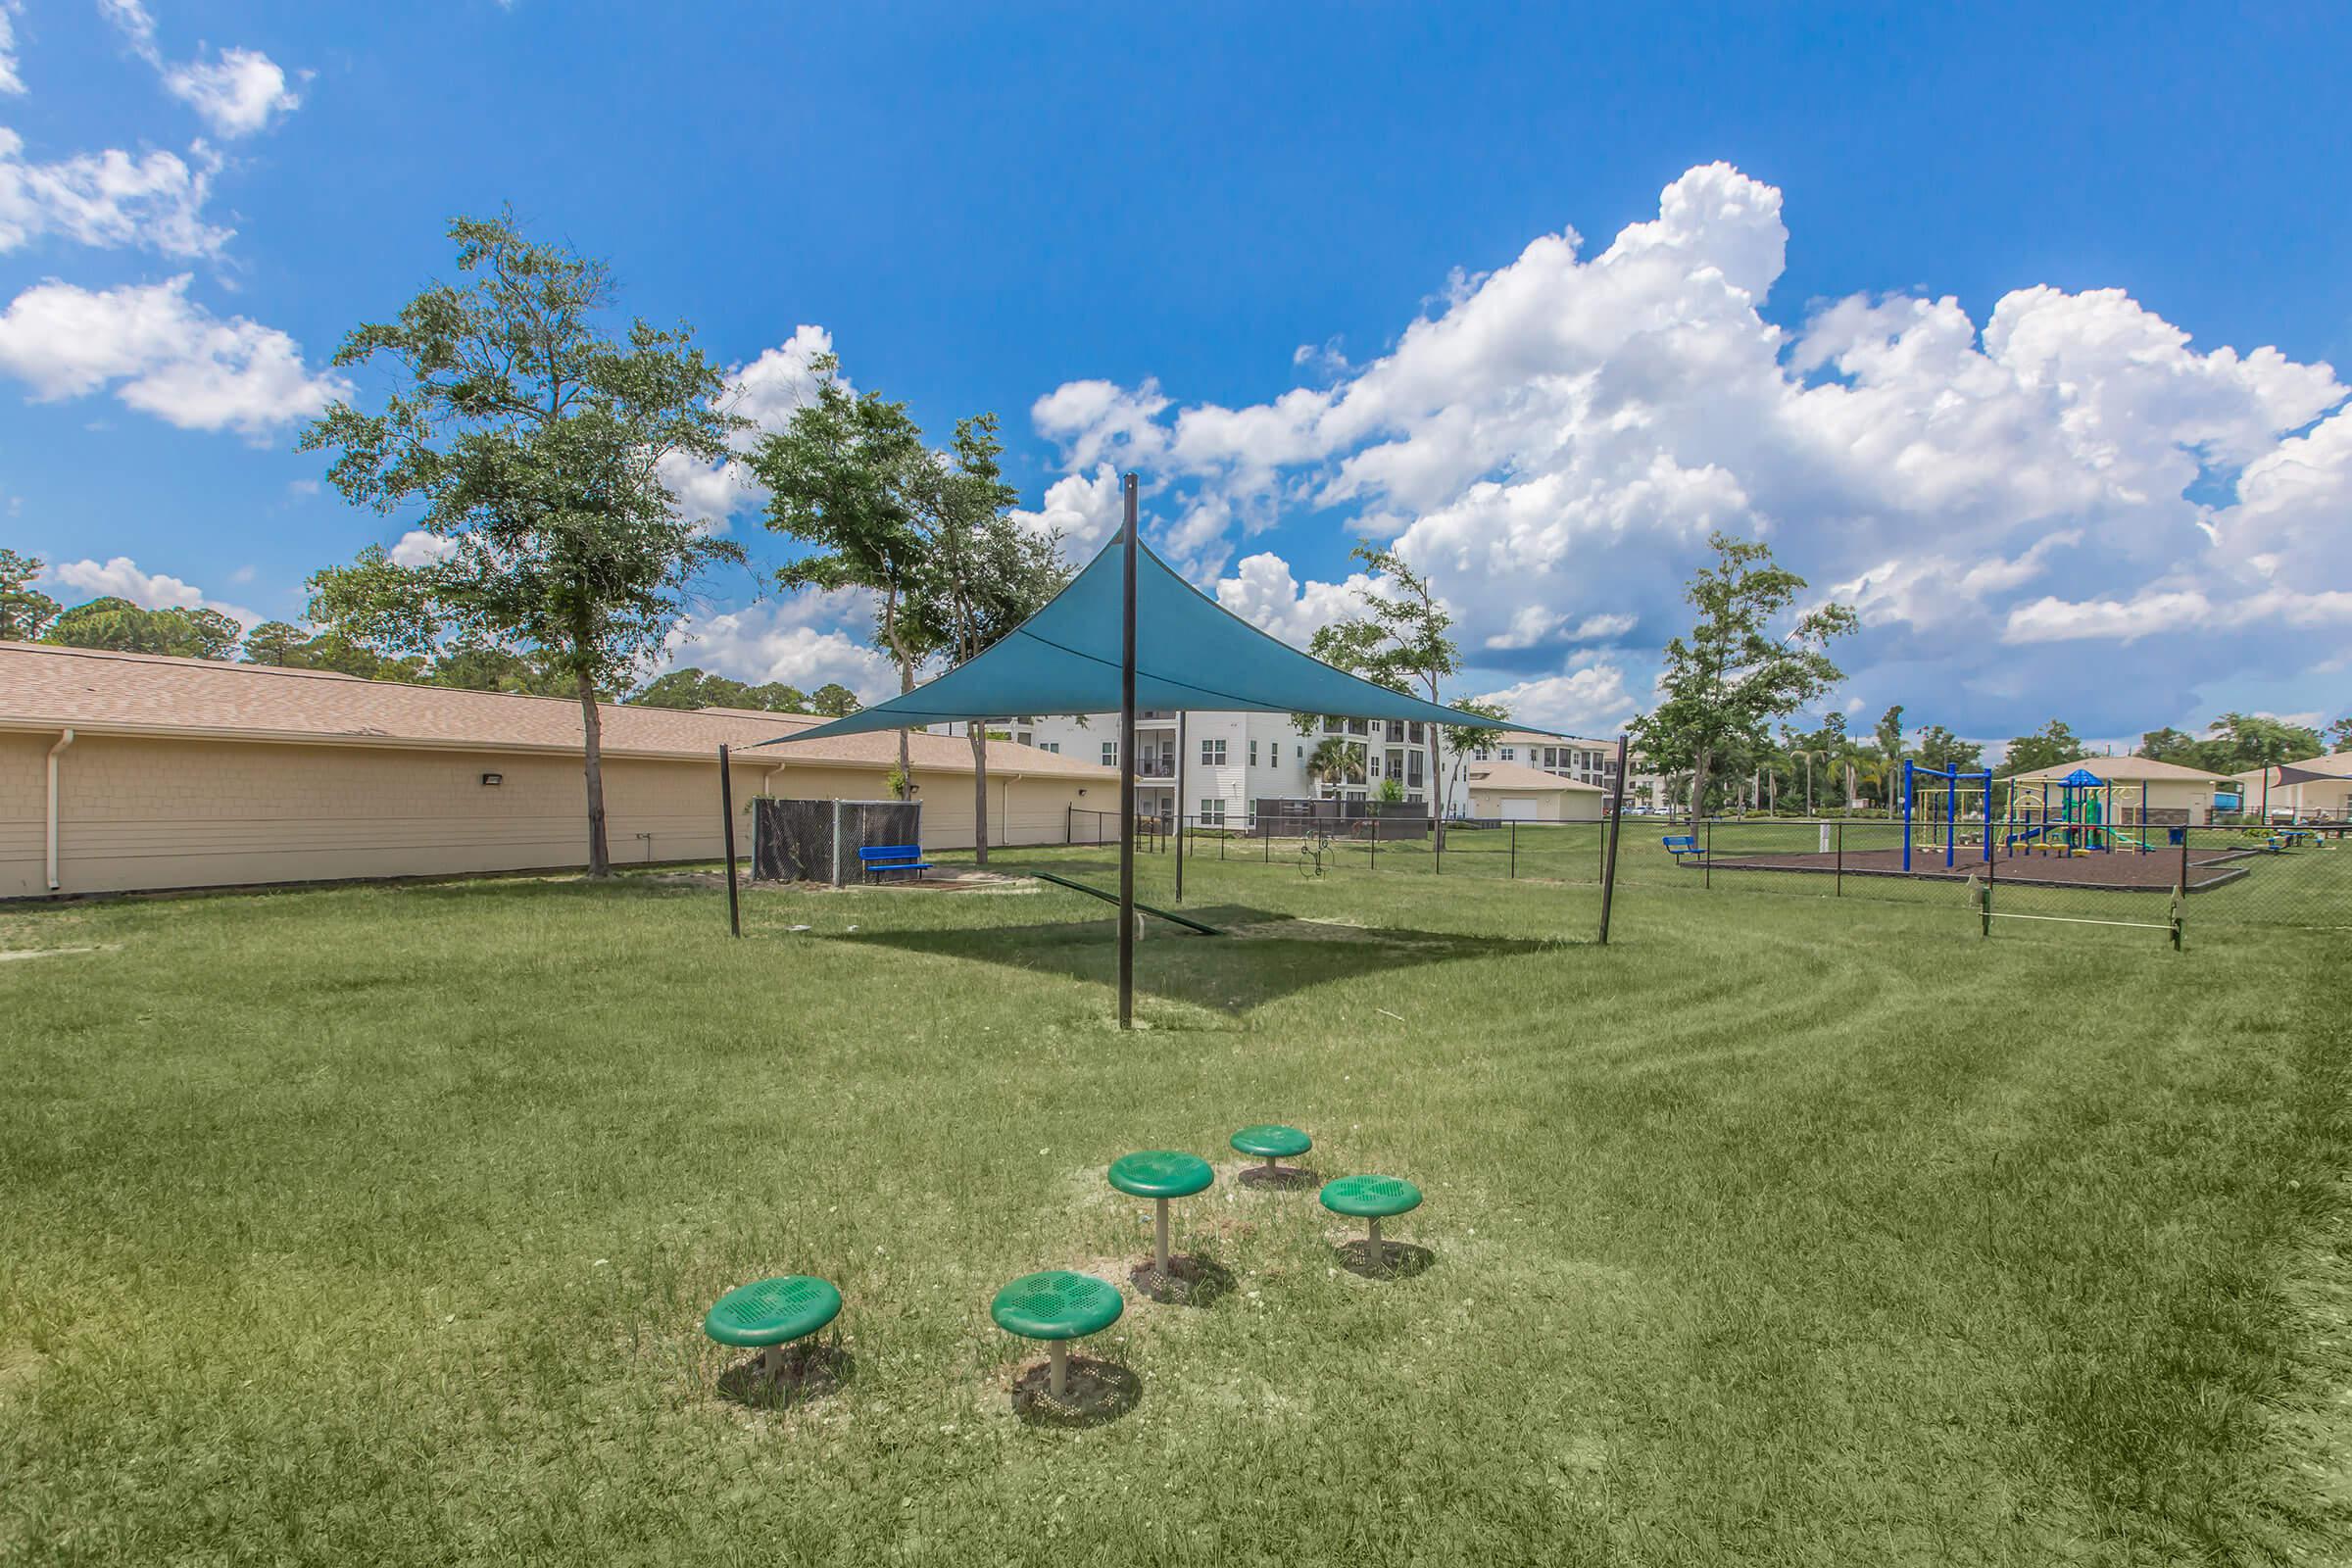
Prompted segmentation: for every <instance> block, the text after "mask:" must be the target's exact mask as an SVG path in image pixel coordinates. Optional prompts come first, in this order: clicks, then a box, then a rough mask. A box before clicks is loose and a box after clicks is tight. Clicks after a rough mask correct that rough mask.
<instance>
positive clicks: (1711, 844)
mask: <svg viewBox="0 0 2352 1568" xmlns="http://www.w3.org/2000/svg"><path fill="white" fill-rule="evenodd" d="M1701 831H1703V832H1704V833H1705V834H1706V835H1707V842H1706V844H1705V845H1704V846H1703V847H1702V848H1701V849H1700V851H1699V855H1698V885H1699V886H1700V887H1701V888H1711V887H1713V886H1714V885H1715V819H1714V818H1713V817H1711V816H1710V817H1708V818H1707V820H1706V824H1705V826H1704V828H1703V829H1702V830H1701Z"/></svg>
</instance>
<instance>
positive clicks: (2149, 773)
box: [2015, 757, 2225, 784]
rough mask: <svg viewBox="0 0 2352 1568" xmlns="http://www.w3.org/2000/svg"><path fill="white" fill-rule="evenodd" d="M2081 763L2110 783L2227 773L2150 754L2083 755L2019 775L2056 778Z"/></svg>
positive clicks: (2202, 778)
mask: <svg viewBox="0 0 2352 1568" xmlns="http://www.w3.org/2000/svg"><path fill="white" fill-rule="evenodd" d="M2078 767H2080V768H2082V769H2084V770H2085V771H2087V772H2091V773H2095V774H2097V775H2098V776H2099V777H2100V778H2101V779H2103V780H2105V781H2106V782H2107V783H2110V784H2122V783H2127V782H2129V783H2133V784H2136V783H2138V782H2139V781H2140V780H2141V779H2146V780H2147V781H2148V782H2150V783H2151V784H2155V783H2162V782H2164V781H2166V780H2168V779H2169V780H2172V781H2174V782H2176V783H2181V784H2211V783H2215V782H2217V781H2219V780H2221V779H2222V778H2224V777H2225V775H2223V774H2220V773H2208V772H2206V771H2205V770H2204V769H2203V768H2201V767H2182V766H2180V764H2178V763H2176V762H2159V761H2157V760H2155V759H2154V758H2149V757H2079V758H2077V759H2075V760H2073V761H2071V762H2059V763H2057V764H2055V765H2053V766H2050V767H2037V768H2034V770H2033V771H2031V772H2027V773H2019V774H2017V775H2015V776H2016V777H2018V778H2021V779H2024V780H2025V781H2026V782H2027V783H2029V784H2039V783H2045V782H2055V781H2057V780H2059V779H2062V778H2064V777H2066V775H2067V774H2069V773H2072V772H2073V771H2074V770H2075V769H2076V768H2078Z"/></svg>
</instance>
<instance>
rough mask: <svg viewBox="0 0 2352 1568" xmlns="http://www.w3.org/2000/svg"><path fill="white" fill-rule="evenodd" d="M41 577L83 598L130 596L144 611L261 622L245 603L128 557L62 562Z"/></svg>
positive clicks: (242, 623) (248, 624)
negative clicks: (183, 612) (198, 613)
mask: <svg viewBox="0 0 2352 1568" xmlns="http://www.w3.org/2000/svg"><path fill="white" fill-rule="evenodd" d="M42 580H43V581H44V582H47V583H49V584H52V585H54V586H56V587H60V588H65V589H69V590H72V591H73V592H75V593H78V594H80V595H81V596H82V597H83V598H84V599H127V600H129V601H130V602H131V603H132V604H134V605H137V606H139V607H140V608H141V609H143V610H218V611H220V612H221V613H222V614H224V615H227V616H228V617H229V618H230V619H232V620H234V621H235V622H236V623H237V624H238V625H240V626H244V627H247V628H251V627H253V626H257V625H259V624H260V623H261V619H262V617H261V616H260V615H257V614H255V613H253V612H252V611H250V610H247V609H246V608H245V607H244V606H242V605H232V604H227V603H224V602H222V601H221V600H218V599H214V598H212V597H210V596H209V595H207V594H206V593H205V592H204V590H203V589H201V588H198V587H197V586H196V585H195V584H194V583H191V582H188V581H185V580H184V579H182V578H178V577H173V576H171V575H169V574H167V573H164V572H160V571H155V572H150V571H142V570H140V569H139V564H138V563H137V562H135V561H133V560H131V558H130V557H128V556H116V557H113V558H112V559H110V560H107V561H89V560H82V561H65V562H60V563H58V564H55V565H53V566H51V567H49V568H48V570H47V571H45V572H44V573H42Z"/></svg>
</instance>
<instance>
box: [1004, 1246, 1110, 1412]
mask: <svg viewBox="0 0 2352 1568" xmlns="http://www.w3.org/2000/svg"><path fill="white" fill-rule="evenodd" d="M1126 1310H1127V1303H1126V1302H1125V1301H1124V1300H1122V1299H1120V1297H1119V1293H1118V1290H1117V1288H1116V1287H1114V1286H1111V1285H1108V1284H1105V1283H1104V1282H1103V1281H1102V1280H1099V1279H1097V1278H1095V1277H1094V1276H1093V1275H1092V1274H1073V1273H1071V1272H1070V1271H1069V1270H1068V1269H1060V1268H1054V1269H1046V1270H1043V1271H1041V1272H1039V1273H1036V1274H1024V1275H1022V1276H1021V1277H1020V1278H1019V1279H1017V1280H1014V1281H1013V1282H1012V1283H1011V1284H1010V1285H1007V1286H1005V1288H1004V1289H1003V1290H1001V1291H999V1292H998V1293H997V1299H995V1300H994V1301H991V1302H990V1303H989V1306H988V1315H989V1316H990V1317H993V1318H995V1319H996V1320H997V1327H999V1328H1001V1329H1003V1330H1004V1331H1005V1333H1007V1334H1017V1335H1019V1336H1020V1337H1021V1338H1022V1339H1024V1340H1043V1341H1045V1342H1046V1345H1047V1351H1046V1392H1047V1393H1048V1394H1050V1395H1052V1396H1053V1397H1054V1398H1056V1399H1061V1398H1067V1397H1069V1392H1070V1341H1072V1340H1078V1339H1084V1338H1085V1337H1086V1336H1087V1335H1089V1334H1100V1333H1102V1332H1103V1330H1104V1329H1106V1328H1108V1327H1110V1326H1111V1325H1112V1324H1113V1323H1116V1322H1117V1321H1118V1320H1119V1314H1120V1313H1122V1312H1124V1311H1126Z"/></svg>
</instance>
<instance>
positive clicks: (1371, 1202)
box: [1322, 1176, 1421, 1274]
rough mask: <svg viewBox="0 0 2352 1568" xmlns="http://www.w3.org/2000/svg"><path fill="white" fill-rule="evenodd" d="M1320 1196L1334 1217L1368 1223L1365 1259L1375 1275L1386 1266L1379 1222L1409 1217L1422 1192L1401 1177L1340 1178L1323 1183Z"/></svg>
mask: <svg viewBox="0 0 2352 1568" xmlns="http://www.w3.org/2000/svg"><path fill="white" fill-rule="evenodd" d="M1322 1196H1323V1206H1324V1207H1325V1208H1328V1209H1330V1210H1331V1211H1332V1212H1333V1213H1334V1214H1346V1215H1348V1217H1349V1218H1351V1219H1360V1220H1364V1221H1367V1222H1368V1224H1369V1229H1368V1230H1367V1231H1366V1232H1365V1236H1364V1255H1365V1258H1366V1260H1367V1261H1368V1262H1370V1264H1371V1265H1372V1271H1373V1272H1374V1273H1376V1274H1377V1273H1379V1272H1380V1271H1381V1270H1382V1269H1384V1268H1385V1267H1387V1265H1388V1254H1387V1253H1386V1252H1384V1251H1383V1250H1382V1247H1381V1240H1380V1222H1381V1221H1382V1220H1384V1219H1392V1218H1394V1217H1395V1216H1397V1215H1398V1214H1409V1213H1411V1212H1412V1211H1413V1210H1414V1209H1416V1208H1419V1207H1420V1206H1421V1189H1420V1188H1418V1187H1415V1186H1414V1185H1413V1184H1412V1183H1411V1182H1408V1181H1406V1180H1405V1179H1404V1178H1403V1177H1401V1176H1343V1177H1341V1178H1340V1179H1339V1180H1338V1181H1336V1182H1326V1183H1324V1185H1323V1195H1322Z"/></svg>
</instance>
